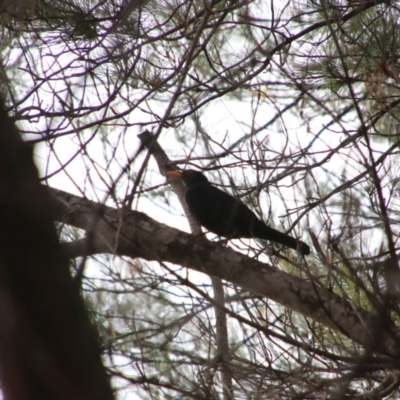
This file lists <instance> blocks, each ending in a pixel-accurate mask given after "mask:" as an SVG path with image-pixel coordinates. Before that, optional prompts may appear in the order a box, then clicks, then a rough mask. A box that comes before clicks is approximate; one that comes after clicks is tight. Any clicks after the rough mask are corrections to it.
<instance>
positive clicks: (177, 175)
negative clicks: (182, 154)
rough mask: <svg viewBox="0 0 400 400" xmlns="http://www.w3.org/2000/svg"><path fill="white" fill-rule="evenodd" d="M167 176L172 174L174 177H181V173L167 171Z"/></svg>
mask: <svg viewBox="0 0 400 400" xmlns="http://www.w3.org/2000/svg"><path fill="white" fill-rule="evenodd" d="M167 175H168V176H173V177H174V178H182V173H181V172H179V171H167Z"/></svg>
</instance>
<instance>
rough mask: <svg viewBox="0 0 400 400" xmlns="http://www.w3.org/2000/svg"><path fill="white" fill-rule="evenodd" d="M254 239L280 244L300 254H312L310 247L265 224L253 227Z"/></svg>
mask: <svg viewBox="0 0 400 400" xmlns="http://www.w3.org/2000/svg"><path fill="white" fill-rule="evenodd" d="M253 232H254V237H257V238H260V239H266V240H270V241H271V242H275V243H279V244H282V245H284V246H287V247H290V248H291V249H294V250H297V251H298V252H299V253H300V254H303V255H305V256H306V255H308V254H310V246H308V245H307V244H305V243H304V242H302V241H301V240H297V239H295V238H293V237H291V236H289V235H286V234H285V233H282V232H279V231H278V230H276V229H274V228H271V227H269V226H267V225H265V224H263V223H261V224H257V223H256V224H255V225H254V227H253Z"/></svg>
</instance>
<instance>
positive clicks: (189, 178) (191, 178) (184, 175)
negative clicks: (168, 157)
mask: <svg viewBox="0 0 400 400" xmlns="http://www.w3.org/2000/svg"><path fill="white" fill-rule="evenodd" d="M167 175H168V176H173V177H175V178H180V179H182V180H183V182H185V186H186V187H190V186H193V185H197V184H199V183H208V179H207V178H206V177H205V176H204V175H203V174H202V173H201V172H199V171H194V170H192V169H187V170H186V171H182V172H179V171H168V172H167Z"/></svg>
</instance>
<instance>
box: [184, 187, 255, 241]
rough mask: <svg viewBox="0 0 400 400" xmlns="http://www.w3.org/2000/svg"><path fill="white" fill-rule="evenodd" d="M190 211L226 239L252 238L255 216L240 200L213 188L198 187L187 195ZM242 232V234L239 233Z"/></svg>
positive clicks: (205, 225)
mask: <svg viewBox="0 0 400 400" xmlns="http://www.w3.org/2000/svg"><path fill="white" fill-rule="evenodd" d="M186 200H187V203H188V205H189V208H190V211H191V212H192V214H193V215H194V217H195V218H196V219H197V220H198V221H199V223H200V224H201V225H202V226H204V227H205V228H206V229H208V230H209V231H211V232H214V233H216V234H217V235H220V236H225V237H231V238H233V237H246V236H247V237H251V234H250V224H251V221H252V220H253V219H254V218H257V217H256V216H255V214H254V213H253V212H252V211H251V210H250V209H249V208H248V207H247V206H246V205H244V204H243V203H242V202H241V201H240V200H238V199H236V198H234V197H233V196H231V195H230V194H228V193H225V192H223V191H222V190H220V189H218V188H216V187H214V186H212V185H209V184H207V185H197V186H195V187H193V188H190V189H189V190H188V191H187V193H186ZM239 231H240V232H239Z"/></svg>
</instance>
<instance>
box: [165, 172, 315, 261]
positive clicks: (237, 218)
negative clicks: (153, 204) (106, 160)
mask: <svg viewBox="0 0 400 400" xmlns="http://www.w3.org/2000/svg"><path fill="white" fill-rule="evenodd" d="M167 175H168V176H171V177H175V178H179V179H181V180H182V181H183V182H184V184H185V187H186V194H185V199H186V203H187V205H188V207H189V210H190V213H191V214H192V215H193V217H194V218H195V219H196V220H197V222H198V223H199V224H200V225H201V226H203V227H204V228H206V229H207V230H208V231H210V232H212V233H215V234H216V235H218V236H221V237H226V238H228V239H236V238H258V239H265V240H269V241H271V242H275V243H279V244H282V245H284V246H287V247H290V248H291V249H294V250H297V251H298V252H299V253H300V254H302V255H308V254H310V247H309V246H308V245H307V244H306V243H304V242H302V241H301V240H297V239H295V238H293V237H291V236H289V235H287V234H285V233H282V232H280V231H278V230H276V229H274V228H271V227H270V226H268V225H267V224H265V223H264V222H263V221H261V220H260V219H259V218H258V217H257V216H256V214H254V212H253V211H251V210H250V209H249V208H248V207H247V206H246V205H245V204H244V203H243V202H242V201H240V200H239V199H237V198H235V197H233V196H231V195H230V194H228V193H226V192H224V191H222V190H220V189H218V188H217V187H215V186H213V185H212V184H211V183H210V182H209V180H208V179H207V177H206V176H205V175H204V174H202V173H201V172H200V171H195V170H191V169H187V170H184V171H182V172H180V171H176V170H171V171H167Z"/></svg>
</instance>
